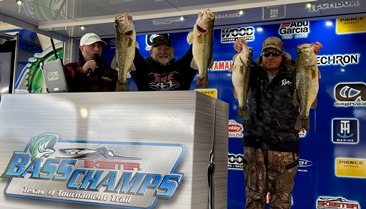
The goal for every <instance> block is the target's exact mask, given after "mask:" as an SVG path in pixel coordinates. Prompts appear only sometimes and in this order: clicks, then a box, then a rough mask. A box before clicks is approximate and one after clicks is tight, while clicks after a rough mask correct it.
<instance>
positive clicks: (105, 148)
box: [2, 133, 183, 208]
mask: <svg viewBox="0 0 366 209" xmlns="http://www.w3.org/2000/svg"><path fill="white" fill-rule="evenodd" d="M58 138H59V137H58V135H56V134H49V133H46V134H42V135H40V136H38V137H35V138H33V139H32V140H31V141H30V142H29V144H28V146H27V147H26V149H25V151H24V152H14V154H13V156H12V158H11V160H10V162H9V163H8V166H7V168H6V170H5V172H4V173H3V175H2V177H7V178H10V180H9V182H8V185H7V186H6V189H5V194H6V195H7V196H15V197H23V198H32V199H43V200H54V201H63V202H74V203H81V204H93V205H95V204H96V205H103V206H110V207H120V208H127V207H128V208H153V207H154V205H155V204H156V202H157V200H158V198H165V199H169V198H171V197H172V196H173V195H174V193H175V191H176V190H177V189H178V187H179V186H180V184H181V181H182V178H183V174H177V173H172V172H173V171H174V169H175V167H176V166H177V163H178V161H179V160H180V158H181V156H182V154H183V147H182V146H181V145H178V144H156V143H149V144H147V143H120V142H102V143H101V142H100V141H98V142H91V141H71V140H70V141H69V140H59V139H58ZM167 156H169V157H167Z"/></svg>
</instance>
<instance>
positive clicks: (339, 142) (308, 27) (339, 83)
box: [103, 18, 366, 209]
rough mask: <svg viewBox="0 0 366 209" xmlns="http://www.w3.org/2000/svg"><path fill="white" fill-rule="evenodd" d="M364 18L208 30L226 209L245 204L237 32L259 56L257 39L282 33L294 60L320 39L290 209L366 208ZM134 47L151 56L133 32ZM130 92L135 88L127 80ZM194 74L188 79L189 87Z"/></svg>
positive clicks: (182, 38)
mask: <svg viewBox="0 0 366 209" xmlns="http://www.w3.org/2000/svg"><path fill="white" fill-rule="evenodd" d="M364 19H365V18H354V19H351V18H349V19H329V20H316V21H299V22H284V23H281V24H272V25H261V26H238V27H233V28H230V27H228V28H222V29H215V30H214V47H213V54H214V61H215V64H214V66H213V67H212V69H210V71H209V88H210V89H214V90H215V91H216V92H217V98H218V99H220V100H223V101H225V102H227V103H228V104H229V106H230V107H229V111H230V112H229V119H230V120H229V138H228V142H229V153H228V163H229V168H228V169H229V173H228V184H229V185H228V208H229V209H242V208H243V207H244V205H245V195H244V192H245V191H244V183H243V171H242V165H241V162H242V153H243V148H242V146H241V139H242V134H243V131H244V130H243V127H242V125H241V124H242V122H243V121H241V120H238V118H237V100H236V99H235V98H234V97H233V85H232V82H231V72H230V71H229V69H230V67H231V65H232V57H233V55H234V53H235V52H234V50H233V41H234V40H235V38H238V37H243V38H245V39H246V40H247V41H248V45H249V46H251V47H253V48H254V54H253V58H254V59H255V58H256V57H258V56H259V54H260V50H261V44H262V41H263V40H264V39H265V38H267V37H269V36H277V37H280V38H281V39H282V40H283V42H284V44H285V50H286V51H287V52H288V53H290V54H291V56H292V57H293V59H295V58H296V47H297V45H298V44H302V43H311V42H315V41H319V42H321V43H322V44H323V46H324V47H323V48H322V49H321V51H320V52H319V54H318V67H319V70H320V71H321V76H322V77H321V79H320V80H319V84H320V89H319V93H318V101H317V104H318V105H317V107H316V108H315V109H312V110H311V129H310V131H309V132H307V133H306V132H301V133H300V135H301V150H300V158H301V161H300V167H299V171H298V174H297V176H296V183H295V189H294V191H293V194H292V195H293V208H302V209H310V208H317V209H318V208H319V209H320V208H322V209H326V208H332V209H334V208H357V209H358V208H361V207H366V198H365V191H364V189H365V188H366V181H365V178H366V152H365V150H366V149H365V148H366V141H364V140H366V139H365V130H366V129H365V126H366V124H365V122H366V120H365V119H366V109H365V107H366V84H365V80H366V70H365V68H366V60H365V59H361V58H362V56H365V55H366V39H365V37H366V36H365V32H366V21H365V20H364ZM188 35H189V31H187V32H179V33H170V36H171V38H172V40H173V43H174V46H173V47H174V48H175V56H176V58H180V57H181V56H182V55H183V54H184V53H185V52H186V51H187V49H188V47H189V43H188V42H187V36H188ZM105 41H107V43H108V45H107V46H106V47H105V48H104V49H103V58H104V59H105V60H106V61H107V62H108V63H110V62H111V60H112V57H113V55H114V51H115V48H114V47H115V45H114V43H115V39H114V38H111V39H105ZM137 41H138V43H139V46H140V50H139V51H140V53H141V54H142V55H143V56H145V57H146V56H148V55H149V51H148V49H149V43H151V35H140V36H137ZM129 82H130V91H135V90H136V87H135V85H134V82H133V80H131V79H129ZM195 83H196V80H194V81H193V82H192V86H191V90H194V86H195Z"/></svg>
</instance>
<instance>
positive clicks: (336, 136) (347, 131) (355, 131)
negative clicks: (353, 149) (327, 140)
mask: <svg viewBox="0 0 366 209" xmlns="http://www.w3.org/2000/svg"><path fill="white" fill-rule="evenodd" d="M332 142H333V143H336V144H357V143H358V142H359V122H358V120H357V119H356V118H335V119H333V120H332Z"/></svg>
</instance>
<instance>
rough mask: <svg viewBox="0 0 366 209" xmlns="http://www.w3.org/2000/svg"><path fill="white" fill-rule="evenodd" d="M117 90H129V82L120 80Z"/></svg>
mask: <svg viewBox="0 0 366 209" xmlns="http://www.w3.org/2000/svg"><path fill="white" fill-rule="evenodd" d="M116 91H128V82H127V81H125V82H123V81H118V82H117V85H116Z"/></svg>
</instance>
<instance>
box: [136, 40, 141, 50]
mask: <svg viewBox="0 0 366 209" xmlns="http://www.w3.org/2000/svg"><path fill="white" fill-rule="evenodd" d="M135 47H136V48H138V49H139V48H140V45H139V42H137V41H136V42H135Z"/></svg>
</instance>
